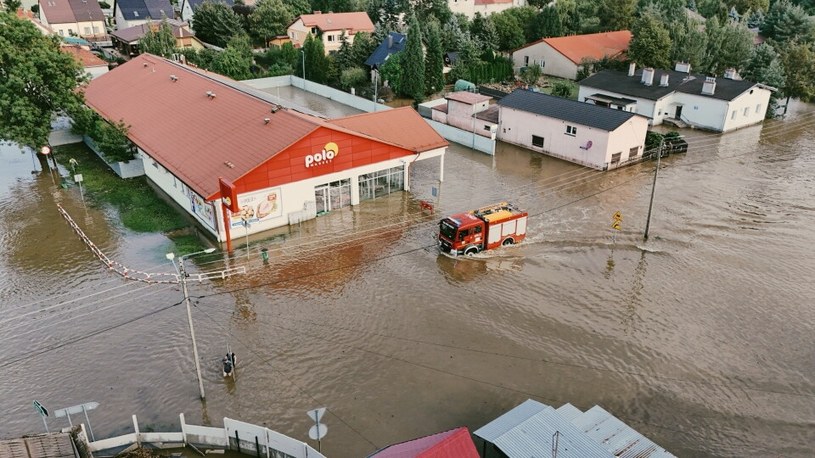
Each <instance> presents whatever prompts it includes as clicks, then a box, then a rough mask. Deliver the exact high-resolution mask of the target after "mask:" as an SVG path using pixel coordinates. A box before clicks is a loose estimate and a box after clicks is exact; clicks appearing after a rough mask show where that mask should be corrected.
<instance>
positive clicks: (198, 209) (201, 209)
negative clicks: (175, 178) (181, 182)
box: [187, 188, 215, 229]
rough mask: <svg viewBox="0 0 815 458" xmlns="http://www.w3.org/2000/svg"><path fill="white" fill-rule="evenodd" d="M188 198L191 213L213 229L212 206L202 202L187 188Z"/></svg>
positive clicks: (213, 213)
mask: <svg viewBox="0 0 815 458" xmlns="http://www.w3.org/2000/svg"><path fill="white" fill-rule="evenodd" d="M187 192H188V196H189V198H190V207H191V208H192V212H193V213H195V214H196V215H198V217H199V218H200V219H201V221H203V222H204V223H205V224H207V225H208V226H209V227H211V228H213V229H214V228H215V212H214V210H213V208H212V204H210V203H208V202H204V199H203V198H202V197H201V196H199V195H198V194H196V193H194V192H193V191H192V190H190V189H189V188H187Z"/></svg>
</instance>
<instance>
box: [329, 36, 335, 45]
mask: <svg viewBox="0 0 815 458" xmlns="http://www.w3.org/2000/svg"><path fill="white" fill-rule="evenodd" d="M335 39H336V37H335V36H334V35H329V36H328V41H329V43H330V42H333V41H334V40H335Z"/></svg>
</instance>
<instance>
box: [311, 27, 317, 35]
mask: <svg viewBox="0 0 815 458" xmlns="http://www.w3.org/2000/svg"><path fill="white" fill-rule="evenodd" d="M311 33H313V34H314V35H317V27H312V28H311Z"/></svg>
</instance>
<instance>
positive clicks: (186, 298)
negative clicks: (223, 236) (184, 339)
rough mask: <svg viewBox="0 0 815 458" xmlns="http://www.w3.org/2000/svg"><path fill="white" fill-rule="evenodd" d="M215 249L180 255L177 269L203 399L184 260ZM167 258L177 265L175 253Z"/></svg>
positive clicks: (202, 383)
mask: <svg viewBox="0 0 815 458" xmlns="http://www.w3.org/2000/svg"><path fill="white" fill-rule="evenodd" d="M213 251H215V248H207V249H206V250H202V251H196V252H195V253H190V254H185V255H184V256H181V257H179V260H178V265H179V266H180V269H179V268H178V267H177V269H179V272H178V275H179V276H180V277H181V290H182V292H183V293H184V303H185V304H186V306H187V322H188V323H189V325H190V337H191V338H192V355H193V358H194V359H195V372H196V374H197V375H198V390H199V392H200V394H201V400H202V401H203V400H204V399H205V395H204V379H203V378H202V377H201V362H200V361H199V360H198V345H197V344H196V342H195V328H194V327H193V325H192V310H191V308H190V294H189V292H188V291H187V272H186V270H184V260H185V259H186V258H189V257H192V256H195V255H197V254H203V253H212V252H213ZM167 259H169V260H171V261H173V266H175V255H174V254H173V253H167Z"/></svg>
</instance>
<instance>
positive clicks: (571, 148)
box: [498, 89, 648, 170]
mask: <svg viewBox="0 0 815 458" xmlns="http://www.w3.org/2000/svg"><path fill="white" fill-rule="evenodd" d="M498 106H499V112H498V117H499V119H498V139H499V140H501V141H504V142H507V143H513V144H516V145H519V146H523V147H525V148H529V149H531V150H533V151H538V152H541V153H543V154H546V155H549V156H555V157H558V158H561V159H565V160H567V161H570V162H575V163H577V164H582V165H585V166H587V167H591V168H594V169H598V170H608V169H612V168H616V167H619V166H620V165H622V164H624V163H626V162H628V161H631V160H634V159H637V158H639V157H642V152H643V148H644V145H645V133H646V132H647V130H648V120H647V119H646V118H645V117H643V116H638V115H636V114H634V113H631V112H628V111H624V110H614V109H611V108H607V107H601V106H598V105H593V104H589V103H581V102H577V101H575V100H569V99H564V98H561V97H555V96H552V95H547V94H543V93H540V92H532V91H529V90H526V89H516V90H515V91H514V92H512V93H511V94H509V95H507V96H506V97H504V98H502V99H501V100H499V101H498Z"/></svg>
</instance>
